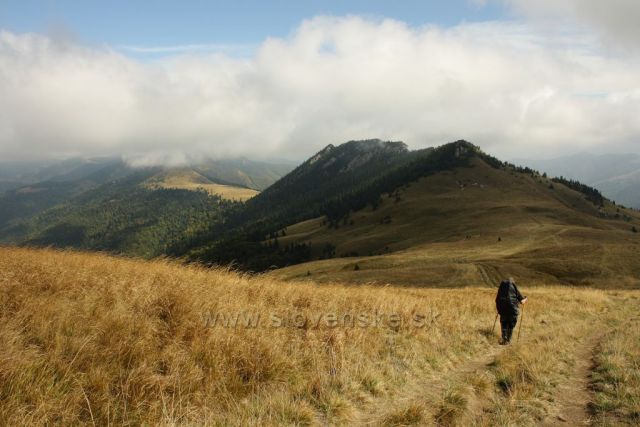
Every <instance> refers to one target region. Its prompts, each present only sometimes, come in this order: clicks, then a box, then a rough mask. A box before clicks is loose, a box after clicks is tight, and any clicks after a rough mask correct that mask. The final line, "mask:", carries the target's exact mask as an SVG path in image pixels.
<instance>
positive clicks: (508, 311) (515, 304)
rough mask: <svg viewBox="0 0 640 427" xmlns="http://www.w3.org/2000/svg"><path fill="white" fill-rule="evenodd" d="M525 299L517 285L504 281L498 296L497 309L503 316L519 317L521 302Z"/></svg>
mask: <svg viewBox="0 0 640 427" xmlns="http://www.w3.org/2000/svg"><path fill="white" fill-rule="evenodd" d="M523 299H524V297H523V296H522V294H521V293H520V291H519V290H518V287H517V286H516V284H515V283H513V282H511V281H509V280H503V281H502V283H500V287H499V288H498V295H496V308H497V309H498V313H500V315H501V316H518V314H519V313H520V308H519V306H520V302H521V301H522V300H523Z"/></svg>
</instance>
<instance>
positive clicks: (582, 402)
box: [543, 333, 602, 426]
mask: <svg viewBox="0 0 640 427" xmlns="http://www.w3.org/2000/svg"><path fill="white" fill-rule="evenodd" d="M601 339H602V333H596V334H594V335H593V336H591V338H589V339H588V340H587V342H586V343H585V344H583V345H582V346H581V347H580V348H579V349H578V350H577V352H576V353H575V365H574V366H573V369H572V370H571V372H570V373H569V376H568V377H567V379H566V380H565V381H563V382H562V383H561V384H560V385H559V386H558V388H557V391H556V393H555V399H556V400H555V401H556V405H557V411H556V412H555V413H553V414H549V417H548V418H547V419H546V420H545V421H544V423H543V425H544V426H563V425H564V426H587V425H590V424H591V423H592V421H593V420H592V415H591V413H590V411H589V404H590V403H591V401H592V399H593V396H592V392H591V390H590V385H591V372H592V370H593V365H594V362H593V356H594V354H595V352H596V349H597V347H598V344H599V343H600V340H601Z"/></svg>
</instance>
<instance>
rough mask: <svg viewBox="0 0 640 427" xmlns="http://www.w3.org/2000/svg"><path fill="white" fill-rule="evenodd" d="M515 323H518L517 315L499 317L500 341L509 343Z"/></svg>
mask: <svg viewBox="0 0 640 427" xmlns="http://www.w3.org/2000/svg"><path fill="white" fill-rule="evenodd" d="M516 323H518V315H517V314H515V315H514V314H509V315H504V314H501V315H500V328H501V329H502V340H503V341H504V342H510V341H511V335H513V330H514V329H515V328H516Z"/></svg>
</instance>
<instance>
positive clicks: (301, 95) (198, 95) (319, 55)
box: [0, 17, 640, 164]
mask: <svg viewBox="0 0 640 427" xmlns="http://www.w3.org/2000/svg"><path fill="white" fill-rule="evenodd" d="M639 72H640V64H639V63H638V61H637V60H634V59H633V58H631V59H629V58H624V57H620V56H618V57H612V56H608V55H607V54H606V53H602V52H601V51H599V50H598V49H597V47H594V42H593V38H592V37H590V36H589V35H588V34H585V33H576V32H564V33H562V34H554V35H552V36H549V35H545V34H541V33H539V32H537V30H535V29H532V28H531V27H529V26H527V25H526V24H518V23H507V22H489V23H483V24H461V25H459V26H456V27H452V28H449V29H442V28H439V27H435V26H428V27H423V28H412V27H409V26H407V25H406V24H404V23H401V22H397V21H393V20H384V21H370V20H365V19H362V18H359V17H346V18H333V17H318V18H314V19H311V20H309V21H305V22H304V23H302V24H301V26H300V27H299V28H298V30H297V31H296V32H295V33H294V34H293V35H292V36H291V37H289V38H286V39H277V38H274V39H268V40H265V41H264V42H263V43H262V44H261V45H260V46H259V47H258V48H257V51H256V53H255V55H253V56H250V57H243V58H237V57H232V56H229V55H226V54H222V53H216V54H207V53H202V52H192V53H190V54H181V55H177V56H173V57H164V58H163V59H159V60H156V61H153V62H140V61H137V60H134V59H131V58H129V57H127V56H126V55H123V54H122V53H119V52H117V51H114V50H110V49H96V48H88V47H84V46H80V45H74V44H68V43H66V44H61V43H56V42H55V41H53V40H51V39H49V38H47V37H44V36H41V35H36V34H13V33H9V32H2V33H0V94H2V96H1V97H0V156H1V157H2V158H25V157H33V156H43V155H57V156H62V155H77V154H80V155H103V154H123V155H125V156H128V157H131V158H134V159H136V160H135V161H136V162H139V163H141V164H148V163H154V162H175V161H178V160H180V159H188V158H193V157H194V156H197V155H199V154H207V155H214V156H230V155H247V156H251V157H256V156H270V155H276V156H279V157H297V158H302V157H306V156H308V155H310V154H312V153H313V152H314V151H315V150H317V149H319V148H320V147H322V146H324V145H326V144H328V143H336V142H338V143H339V142H342V141H346V140H349V139H362V138H371V137H380V138H388V139H394V140H404V141H405V142H407V143H409V144H410V145H411V146H413V147H421V146H426V145H434V144H439V143H443V142H447V141H450V140H455V139H459V138H465V139H469V140H471V141H473V142H475V143H478V144H480V145H482V146H483V147H484V148H485V149H486V150H487V151H490V152H493V153H496V154H498V155H501V156H518V157H523V156H525V157H526V156H529V155H538V154H541V153H543V152H553V153H560V152H566V151H569V150H576V149H585V148H586V149H588V148H594V147H601V148H602V147H604V148H606V147H608V144H615V145H620V146H624V148H626V149H628V150H633V151H638V150H637V148H636V146H635V145H634V144H635V143H636V141H638V137H639V136H640V117H639V116H638V114H637V112H638V111H640V108H639V107H640V81H639V77H638V76H639V75H640V73H639ZM166 159H168V160H166ZM176 159H178V160H176Z"/></svg>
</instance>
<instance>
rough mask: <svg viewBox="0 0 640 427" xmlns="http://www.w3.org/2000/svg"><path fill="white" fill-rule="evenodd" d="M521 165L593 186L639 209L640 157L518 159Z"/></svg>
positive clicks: (517, 161) (584, 156)
mask: <svg viewBox="0 0 640 427" xmlns="http://www.w3.org/2000/svg"><path fill="white" fill-rule="evenodd" d="M515 162H516V163H518V164H523V165H527V166H530V167H533V168H535V169H538V170H541V171H545V172H547V173H549V174H550V175H553V176H565V177H567V178H572V179H576V180H579V181H582V182H584V183H585V184H588V185H591V186H593V187H595V188H597V189H598V190H600V191H601V192H602V193H603V194H604V195H605V196H606V197H608V198H610V199H612V200H615V201H616V202H617V203H620V204H623V205H625V206H630V207H634V208H638V209H640V155H638V154H600V155H598V154H589V153H580V154H575V155H572V156H564V157H558V158H554V159H547V160H531V159H518V160H515Z"/></svg>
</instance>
